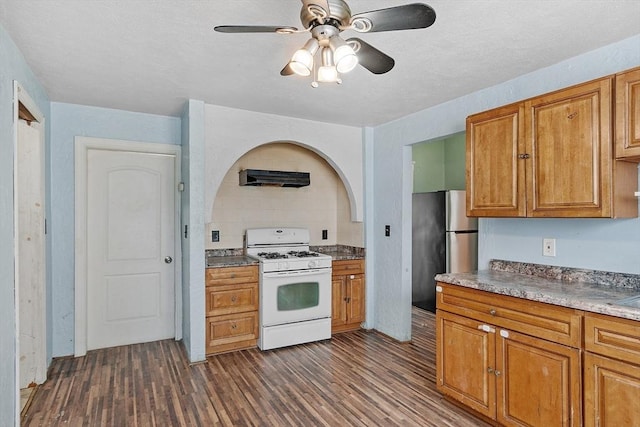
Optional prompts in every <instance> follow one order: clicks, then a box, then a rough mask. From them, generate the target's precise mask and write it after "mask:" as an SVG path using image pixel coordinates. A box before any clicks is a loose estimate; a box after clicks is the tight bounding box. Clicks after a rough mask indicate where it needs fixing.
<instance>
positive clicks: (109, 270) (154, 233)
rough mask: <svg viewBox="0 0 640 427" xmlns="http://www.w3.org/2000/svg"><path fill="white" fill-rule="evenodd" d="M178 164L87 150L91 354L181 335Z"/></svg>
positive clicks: (165, 158)
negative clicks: (177, 253) (178, 319)
mask: <svg viewBox="0 0 640 427" xmlns="http://www.w3.org/2000/svg"><path fill="white" fill-rule="evenodd" d="M174 160H175V156H171V155H164V154H155V153H143V152H128V151H109V150H103V149H89V150H88V153H87V195H86V197H87V198H86V200H87V236H86V238H87V290H86V291H87V349H88V350H92V349H97V348H105V347H113V346H118V345H126V344H134V343H140V342H148V341H155V340H160V339H166V338H173V337H175V336H176V334H175V302H174V301H175V300H174V286H175V283H174V278H175V265H176V264H175V262H173V258H174V257H175V240H174V236H175V234H174V233H175V231H174V219H175V218H174V215H175V212H174V208H175V199H174V198H175V191H176V189H175V171H174Z"/></svg>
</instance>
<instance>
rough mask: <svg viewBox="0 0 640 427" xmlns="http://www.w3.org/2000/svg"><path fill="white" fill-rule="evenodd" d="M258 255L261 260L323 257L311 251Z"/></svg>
mask: <svg viewBox="0 0 640 427" xmlns="http://www.w3.org/2000/svg"><path fill="white" fill-rule="evenodd" d="M256 255H257V256H258V257H259V258H261V259H289V258H313V257H319V256H321V254H319V253H318V252H310V251H289V252H258V253H257V254H256Z"/></svg>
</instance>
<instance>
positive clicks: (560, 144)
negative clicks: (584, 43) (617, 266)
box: [466, 77, 638, 218]
mask: <svg viewBox="0 0 640 427" xmlns="http://www.w3.org/2000/svg"><path fill="white" fill-rule="evenodd" d="M613 87H614V84H613V77H606V78H602V79H598V80H594V81H591V82H587V83H583V84H580V85H576V86H572V87H569V88H566V89H563V90H559V91H556V92H552V93H549V94H545V95H541V96H537V97H535V98H531V99H528V100H525V101H522V102H519V103H515V104H511V105H508V106H505V107H500V108H496V109H494V110H490V111H486V112H482V113H479V114H475V115H472V116H469V117H468V118H467V156H466V158H467V160H466V161H467V165H466V174H467V215H468V216H475V217H566V218H569V217H591V218H615V217H637V216H638V204H637V200H636V199H635V198H634V197H633V193H634V191H636V186H637V176H638V171H637V167H636V165H635V164H633V163H629V162H623V161H617V160H615V158H614V157H615V156H614V153H613V144H612V136H613V115H612V110H613V108H612V106H613V99H614V97H613Z"/></svg>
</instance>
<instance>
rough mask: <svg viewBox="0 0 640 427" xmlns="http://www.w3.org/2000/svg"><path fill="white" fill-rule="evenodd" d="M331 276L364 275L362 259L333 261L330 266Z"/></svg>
mask: <svg viewBox="0 0 640 427" xmlns="http://www.w3.org/2000/svg"><path fill="white" fill-rule="evenodd" d="M331 274H332V275H334V276H341V275H346V274H364V260H363V259H349V260H342V261H333V263H332V265H331Z"/></svg>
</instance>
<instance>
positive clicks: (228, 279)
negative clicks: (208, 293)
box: [205, 265, 258, 286]
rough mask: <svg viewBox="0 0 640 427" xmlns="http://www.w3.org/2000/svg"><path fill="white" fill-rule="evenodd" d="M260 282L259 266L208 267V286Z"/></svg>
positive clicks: (206, 278) (206, 273) (206, 280)
mask: <svg viewBox="0 0 640 427" xmlns="http://www.w3.org/2000/svg"><path fill="white" fill-rule="evenodd" d="M251 282H256V283H257V282H258V266H257V265H250V266H243V267H220V268H207V269H206V271H205V283H206V286H218V285H233V284H237V283H251Z"/></svg>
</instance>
